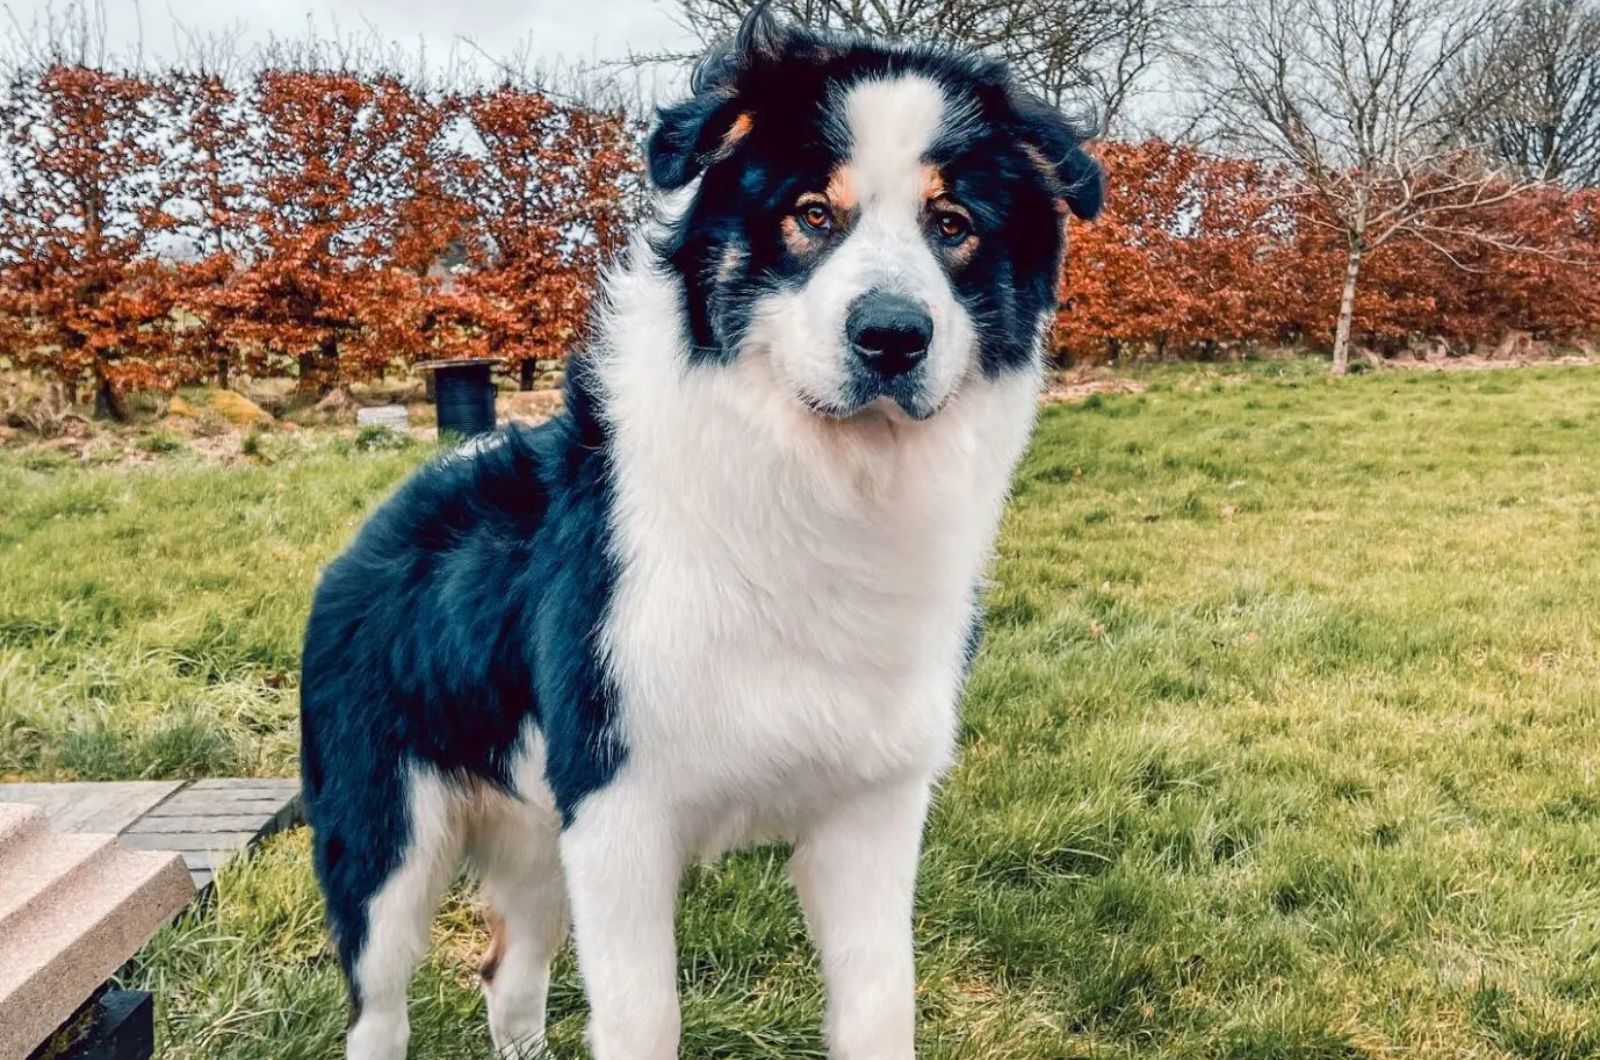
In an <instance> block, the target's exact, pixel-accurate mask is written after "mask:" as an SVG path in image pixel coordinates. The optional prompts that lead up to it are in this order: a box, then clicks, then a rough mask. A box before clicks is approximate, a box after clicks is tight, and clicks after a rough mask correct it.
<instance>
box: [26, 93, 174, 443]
mask: <svg viewBox="0 0 1600 1060" xmlns="http://www.w3.org/2000/svg"><path fill="white" fill-rule="evenodd" d="M159 97H160V93H159V90H158V88H157V86H155V85H153V84H151V83H149V82H147V81H145V80H142V79H139V78H137V77H132V76H128V75H125V74H120V73H109V72H105V71H100V70H93V69H86V68H84V67H75V66H67V65H62V64H53V65H50V66H48V67H45V68H43V69H41V70H38V71H36V72H35V73H34V74H33V75H31V76H30V75H28V74H26V73H21V72H19V73H17V74H16V75H14V77H13V79H12V80H11V82H10V84H8V85H7V86H6V88H5V92H4V95H3V97H0V136H3V138H4V144H5V151H6V153H7V168H8V169H9V174H8V175H7V178H6V179H5V181H4V182H3V184H0V265H3V268H4V272H3V277H4V282H3V284H0V317H4V318H5V319H6V320H7V321H8V322H9V323H8V324H7V326H6V328H5V330H6V331H7V332H8V333H9V338H10V343H9V345H10V348H11V350H12V357H13V358H14V359H15V360H16V361H17V362H18V363H20V364H21V365H23V366H28V367H36V368H40V369H43V370H46V371H49V372H51V373H53V374H55V375H57V376H59V377H60V378H62V379H63V380H67V381H70V382H78V381H82V380H87V381H91V382H92V383H93V384H94V386H95V388H96V394H97V398H98V400H99V401H100V402H101V403H102V404H103V405H104V406H106V407H107V408H108V409H109V410H110V411H111V412H113V414H118V415H120V414H121V412H122V398H123V395H124V394H125V393H126V392H127V391H128V390H130V389H135V388H141V387H150V386H161V385H168V384H170V383H171V381H172V371H171V367H172V365H171V358H170V357H169V356H168V349H169V343H168V329H167V328H166V327H165V324H166V320H167V317H168V314H169V312H170V310H171V308H172V296H171V290H170V287H169V285H168V284H167V283H165V282H164V277H163V270H162V269H161V268H160V267H159V266H158V264H157V263H156V260H155V258H154V257H153V255H152V253H151V251H152V246H153V241H154V240H155V239H156V238H157V237H158V236H159V234H160V233H161V232H163V231H165V230H167V229H169V228H170V227H171V226H172V223H173V219H172V217H171V215H170V214H168V213H167V212H166V207H167V205H168V200H169V198H170V186H169V183H168V179H169V171H168V167H167V166H166V165H164V161H165V159H164V156H163V154H162V151H161V147H160V143H159V136H158V133H159V130H160V110H161V100H160V98H159Z"/></svg>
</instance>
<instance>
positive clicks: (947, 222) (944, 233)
mask: <svg viewBox="0 0 1600 1060" xmlns="http://www.w3.org/2000/svg"><path fill="white" fill-rule="evenodd" d="M933 230H934V232H935V233H937V234H938V236H939V239H940V240H941V241H942V242H944V243H946V244H948V245H950V246H952V247H953V246H959V245H960V244H962V243H965V242H966V240H967V236H969V235H971V234H972V222H971V221H969V220H967V217H966V215H965V214H962V213H957V212H956V211H955V210H940V211H938V212H937V213H935V214H934V215H933Z"/></svg>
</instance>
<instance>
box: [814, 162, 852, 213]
mask: <svg viewBox="0 0 1600 1060" xmlns="http://www.w3.org/2000/svg"><path fill="white" fill-rule="evenodd" d="M823 193H824V194H825V195H827V197H828V201H829V202H830V203H832V204H833V208H834V211H835V212H836V213H839V214H841V215H843V214H848V213H851V212H852V211H854V210H855V208H856V207H857V206H858V205H859V204H860V200H859V198H858V197H857V194H856V177H855V173H854V172H853V171H852V170H851V168H850V167H849V166H847V165H842V164H841V165H837V166H834V167H833V172H832V173H830V174H829V175H828V186H827V187H826V188H824V189H823Z"/></svg>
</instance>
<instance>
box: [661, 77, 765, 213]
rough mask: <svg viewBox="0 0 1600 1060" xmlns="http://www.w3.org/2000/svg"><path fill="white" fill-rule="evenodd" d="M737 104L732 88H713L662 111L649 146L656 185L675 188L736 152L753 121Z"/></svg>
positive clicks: (667, 188) (663, 188)
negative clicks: (745, 130) (744, 133)
mask: <svg viewBox="0 0 1600 1060" xmlns="http://www.w3.org/2000/svg"><path fill="white" fill-rule="evenodd" d="M734 104H735V97H734V95H733V94H732V93H731V92H729V91H724V90H722V89H710V90H707V91H704V92H700V93H697V94H696V95H694V96H693V97H691V98H690V99H687V100H685V101H684V102H682V103H679V104H677V105H675V106H671V107H666V108H664V109H663V110H662V111H661V113H660V115H659V117H658V119H657V121H656V128H655V131H654V132H652V133H651V134H650V145H649V147H648V149H647V153H648V157H649V159H650V179H651V180H652V181H653V182H654V183H655V185H656V187H658V188H660V189H661V190H663V191H675V190H677V189H678V188H681V187H683V186H684V185H685V184H687V183H689V182H690V181H691V180H693V179H694V178H696V177H698V176H699V175H700V174H701V173H703V172H705V170H706V167H707V166H709V165H711V163H713V162H715V161H718V160H719V158H722V157H726V156H727V155H728V154H731V153H732V151H733V148H734V147H736V146H738V142H739V140H740V139H741V138H742V137H743V133H742V132H741V131H740V129H747V128H748V125H749V121H750V119H749V116H748V115H742V114H741V112H740V110H739V108H738V107H737V106H735V105H734ZM741 116H742V117H743V119H744V120H743V121H742V122H741V120H740V119H741Z"/></svg>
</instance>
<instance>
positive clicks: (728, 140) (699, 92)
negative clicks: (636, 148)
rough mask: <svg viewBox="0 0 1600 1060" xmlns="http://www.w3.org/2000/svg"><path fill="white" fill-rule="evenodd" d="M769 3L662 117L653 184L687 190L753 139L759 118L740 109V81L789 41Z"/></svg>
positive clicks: (654, 136)
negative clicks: (755, 118)
mask: <svg viewBox="0 0 1600 1060" xmlns="http://www.w3.org/2000/svg"><path fill="white" fill-rule="evenodd" d="M769 3H770V0H764V2H763V3H759V4H757V5H756V6H755V8H754V9H752V10H751V12H750V13H749V14H748V15H746V16H745V19H744V21H743V23H741V24H740V26H739V32H738V33H737V34H735V36H734V37H733V39H732V40H730V41H727V42H725V43H723V44H721V45H719V46H718V47H715V48H712V49H711V51H710V52H708V53H707V54H706V56H705V57H704V58H703V59H701V60H700V63H699V65H697V66H696V67H695V71H694V76H693V77H692V78H691V79H690V82H689V87H690V93H691V94H690V96H689V98H688V99H686V100H684V101H683V102H682V103H679V104H676V105H675V106H671V107H664V108H662V109H661V111H660V112H659V114H658V115H657V119H656V128H655V131H654V132H652V133H651V134H650V143H649V146H648V147H647V149H646V155H647V157H648V159H649V163H650V179H651V181H653V182H654V183H655V185H656V187H658V188H660V189H661V190H663V191H676V190H677V189H678V188H681V187H683V186H684V185H685V184H687V183H689V182H690V181H691V180H694V179H695V178H696V177H698V176H699V175H700V174H701V173H704V172H705V171H706V169H707V168H709V167H710V166H711V165H713V164H714V163H716V162H719V161H721V160H722V159H724V158H727V157H728V156H729V155H731V154H732V153H733V152H734V150H735V149H736V148H737V147H738V146H739V143H740V141H742V140H743V139H744V138H745V137H746V136H748V135H749V134H750V129H751V127H752V123H753V121H754V117H753V115H752V114H751V113H750V111H749V110H748V109H747V108H745V107H744V106H743V105H742V104H741V101H740V97H741V94H742V93H741V91H740V90H741V82H742V81H744V79H745V74H746V73H747V72H748V71H749V70H750V69H751V67H752V66H754V65H756V64H757V63H759V62H762V61H763V60H766V59H770V58H772V57H775V56H777V55H778V54H780V53H781V52H782V51H783V49H784V47H785V44H786V42H787V39H788V33H787V30H786V29H785V28H784V27H782V26H779V25H778V24H777V23H776V22H775V21H774V20H773V18H772V16H771V15H770V14H768V12H767V7H768V4H769Z"/></svg>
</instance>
